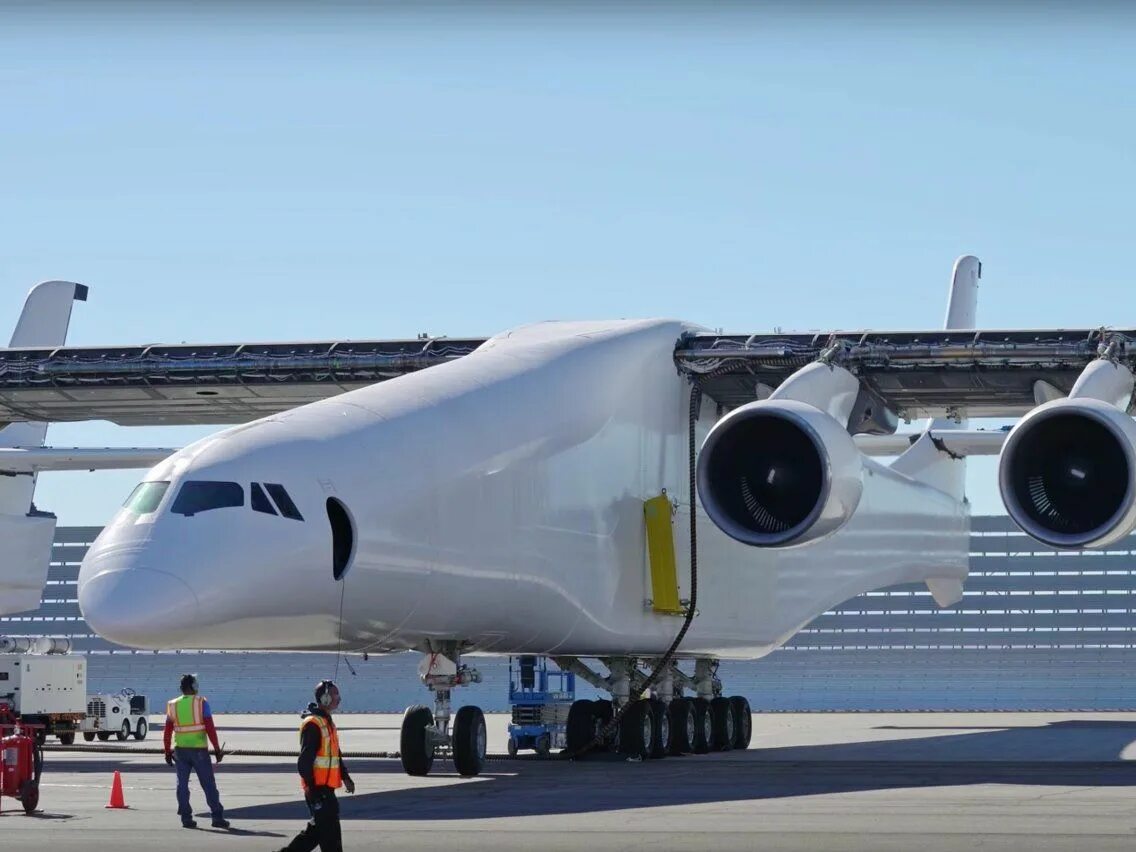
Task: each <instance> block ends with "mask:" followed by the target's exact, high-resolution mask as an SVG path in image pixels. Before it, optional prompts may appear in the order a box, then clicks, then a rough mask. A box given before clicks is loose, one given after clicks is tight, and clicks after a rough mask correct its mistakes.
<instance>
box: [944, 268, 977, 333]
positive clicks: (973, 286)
mask: <svg viewBox="0 0 1136 852" xmlns="http://www.w3.org/2000/svg"><path fill="white" fill-rule="evenodd" d="M980 278H982V261H980V260H979V259H978V258H977V257H975V256H974V255H972V254H964V255H963V256H962V257H960V258H959V259H958V260H956V261H955V268H954V270H952V272H951V295H950V298H948V299H947V318H946V320H944V322H943V328H975V327H976V326H977V324H978V281H979V279H980Z"/></svg>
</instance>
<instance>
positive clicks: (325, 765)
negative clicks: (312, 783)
mask: <svg viewBox="0 0 1136 852" xmlns="http://www.w3.org/2000/svg"><path fill="white" fill-rule="evenodd" d="M333 766H339V758H338V757H317V758H316V762H315V767H316V768H317V769H331V768H332V767H333Z"/></svg>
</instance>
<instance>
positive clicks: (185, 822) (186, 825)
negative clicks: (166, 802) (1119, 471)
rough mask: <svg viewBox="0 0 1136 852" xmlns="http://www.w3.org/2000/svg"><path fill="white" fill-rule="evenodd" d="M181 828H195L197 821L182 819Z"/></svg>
mask: <svg viewBox="0 0 1136 852" xmlns="http://www.w3.org/2000/svg"><path fill="white" fill-rule="evenodd" d="M181 827H182V828H197V820H194V819H183V820H182V821H181Z"/></svg>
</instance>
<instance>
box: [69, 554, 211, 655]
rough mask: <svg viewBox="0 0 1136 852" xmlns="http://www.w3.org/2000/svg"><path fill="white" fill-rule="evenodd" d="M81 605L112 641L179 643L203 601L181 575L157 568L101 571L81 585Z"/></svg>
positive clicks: (139, 644)
mask: <svg viewBox="0 0 1136 852" xmlns="http://www.w3.org/2000/svg"><path fill="white" fill-rule="evenodd" d="M79 609H80V610H81V611H82V613H83V617H84V618H85V619H86V620H87V623H88V624H89V625H90V626H91V628H92V629H93V630H94V631H95V632H96V633H98V634H99V635H100V636H102V637H103V638H104V639H109V640H110V641H111V642H118V643H119V644H121V645H129V646H132V647H135V648H154V649H158V648H170V647H177V642H178V639H179V637H180V636H181V635H182V634H183V632H184V631H188V630H191V629H193V628H194V627H195V626H196V625H197V620H198V601H197V596H196V595H195V594H194V593H193V590H192V589H191V588H190V587H189V586H188V585H186V584H185V583H184V582H183V581H182V580H181V579H179V578H178V577H175V576H174V575H173V574H167V573H166V572H164V571H155V570H154V569H152V568H127V569H118V570H108V571H100V572H99V573H97V574H95V575H94V576H92V577H88V578H86V579H85V581H84V582H83V583H81V584H80V588H79Z"/></svg>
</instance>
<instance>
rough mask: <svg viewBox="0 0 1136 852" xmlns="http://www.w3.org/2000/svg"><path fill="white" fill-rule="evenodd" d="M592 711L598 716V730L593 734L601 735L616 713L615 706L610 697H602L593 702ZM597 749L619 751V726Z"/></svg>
mask: <svg viewBox="0 0 1136 852" xmlns="http://www.w3.org/2000/svg"><path fill="white" fill-rule="evenodd" d="M592 713H593V714H595V718H596V730H595V733H594V734H593V735H592V736H599V733H600V731H602V730H603V729H604V728H605V727H606V726H607V723H608V722H610V721H611V718H612V716H614V715H615V708H614V707H613V706H612V703H611V701H610V700H609V699H606V698H601V699H599V700H597V701H593V702H592ZM596 751H619V728H616V729H615V730H614V731H612V732H611V733H610V734H608V735H607V736H606V737H604V739H603V741H602V742H601V743H600V744H599V745H597V746H596Z"/></svg>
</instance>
